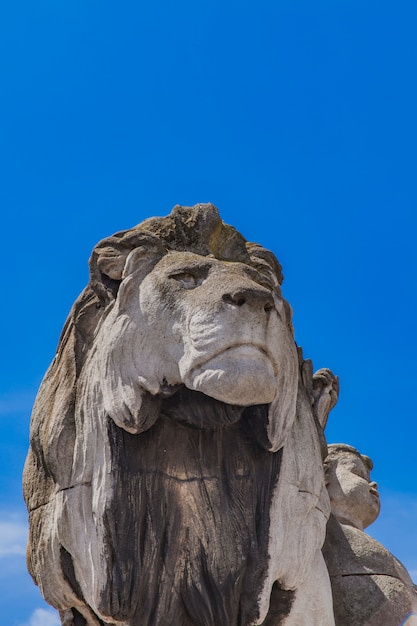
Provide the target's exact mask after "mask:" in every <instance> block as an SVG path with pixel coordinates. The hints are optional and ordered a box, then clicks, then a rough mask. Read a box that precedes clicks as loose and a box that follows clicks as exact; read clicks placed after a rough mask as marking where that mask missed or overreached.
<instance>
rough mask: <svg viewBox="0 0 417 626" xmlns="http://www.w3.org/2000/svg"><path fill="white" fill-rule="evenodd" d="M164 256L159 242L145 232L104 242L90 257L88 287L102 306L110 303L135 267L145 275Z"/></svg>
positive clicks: (136, 232) (119, 236)
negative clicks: (92, 290)
mask: <svg viewBox="0 0 417 626" xmlns="http://www.w3.org/2000/svg"><path fill="white" fill-rule="evenodd" d="M165 253H166V250H165V249H164V247H163V246H162V244H161V242H160V240H159V239H158V238H157V237H156V236H155V235H152V234H151V233H148V232H146V231H135V230H134V231H133V232H132V231H126V232H121V233H118V234H116V235H114V236H113V237H108V238H107V239H103V241H101V242H100V243H99V244H97V246H96V247H95V248H94V250H93V253H92V255H91V258H90V284H91V287H92V288H93V289H94V291H95V292H96V293H97V295H98V296H99V298H100V300H101V301H102V302H103V303H104V304H108V303H109V302H111V301H113V300H114V299H115V298H116V296H117V292H118V289H119V286H120V283H121V281H122V279H123V278H125V276H127V275H128V274H131V273H133V272H134V271H135V270H137V269H138V268H141V269H142V270H143V273H144V275H146V273H147V272H149V271H150V270H151V269H152V267H153V265H155V263H156V262H157V261H158V260H159V259H160V258H161V257H162V256H164V254H165Z"/></svg>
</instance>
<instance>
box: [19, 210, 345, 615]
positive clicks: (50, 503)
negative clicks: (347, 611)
mask: <svg viewBox="0 0 417 626" xmlns="http://www.w3.org/2000/svg"><path fill="white" fill-rule="evenodd" d="M90 270H91V276H90V282H89V285H88V286H87V288H86V289H85V290H84V291H83V293H82V294H81V295H80V297H79V298H78V300H77V301H76V302H75V304H74V306H73V308H72V310H71V313H70V315H69V318H68V320H67V322H66V325H65V327H64V330H63V333H62V336H61V339H60V343H59V346H58V351H57V354H56V356H55V358H54V360H53V362H52V364H51V366H50V368H49V370H48V372H47V373H46V376H45V378H44V381H43V383H42V385H41V388H40V390H39V393H38V396H37V399H36V403H35V406H34V410H33V415H32V422H31V443H30V450H29V454H28V458H27V461H26V466H25V471H24V492H25V498H26V502H27V506H28V509H29V518H30V538H29V544H28V567H29V570H30V573H31V575H32V577H33V578H34V580H35V582H36V584H38V585H39V587H40V589H41V592H42V594H43V596H44V598H45V600H46V601H47V602H48V603H50V604H51V605H53V606H54V607H56V608H57V609H58V610H59V611H60V615H61V619H62V623H63V624H67V625H72V626H82V625H87V626H98V625H103V624H117V625H119V626H148V625H149V626H195V625H196V626H246V625H249V624H265V625H269V626H273V625H276V624H286V625H295V626H302V625H303V624H305V625H306V626H315V625H316V626H327V625H331V624H333V623H334V621H333V613H332V600H331V589H330V584H329V578H328V574H327V570H326V568H325V565H324V561H323V558H322V555H321V547H322V544H323V541H324V536H325V527H326V521H327V518H328V515H329V500H328V495H327V491H326V488H325V484H324V475H323V469H322V454H321V447H320V437H319V434H318V420H317V418H316V417H315V415H314V401H315V398H314V397H313V395H312V390H310V391H309V390H308V389H307V387H306V383H305V380H303V376H302V366H303V363H302V362H301V364H300V363H299V354H298V353H297V348H296V345H295V343H294V338H293V331H292V326H291V310H290V307H289V305H288V304H287V302H286V301H285V300H284V299H283V297H282V295H281V289H280V284H281V281H282V274H281V267H280V265H279V263H278V261H277V260H276V258H275V257H274V255H273V254H272V253H271V252H269V251H267V250H265V249H264V248H262V247H261V246H259V245H256V244H252V243H248V242H247V241H246V240H245V239H244V238H243V237H242V236H241V235H240V234H239V233H238V232H237V231H236V230H235V229H233V228H232V227H230V226H227V225H225V224H224V223H223V222H222V221H221V219H220V217H219V214H218V211H217V209H216V208H215V207H214V206H213V205H210V204H207V205H204V204H200V205H196V206H194V207H180V206H177V207H175V208H174V209H173V211H172V213H171V214H170V215H169V216H168V217H165V218H151V219H148V220H146V221H144V222H143V223H142V224H140V225H139V226H137V227H135V228H133V229H131V230H127V231H124V232H120V233H117V234H116V235H114V236H113V237H110V238H108V239H105V240H103V241H102V242H100V243H99V244H98V245H97V246H96V248H95V249H94V251H93V253H92V257H91V259H90ZM304 363H305V362H304ZM304 378H305V377H304ZM307 386H308V385H307ZM316 395H317V394H316Z"/></svg>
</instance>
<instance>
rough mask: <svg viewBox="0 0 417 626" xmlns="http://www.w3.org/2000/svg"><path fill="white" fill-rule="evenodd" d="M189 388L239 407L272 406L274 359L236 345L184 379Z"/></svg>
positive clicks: (274, 386) (258, 351) (260, 352)
mask: <svg viewBox="0 0 417 626" xmlns="http://www.w3.org/2000/svg"><path fill="white" fill-rule="evenodd" d="M184 384H185V386H186V387H188V389H192V390H194V391H199V392H201V393H204V394H206V395H207V396H210V397H211V398H215V399H216V400H220V401H221V402H225V403H226V404H234V405H238V406H253V405H256V404H269V403H271V402H272V401H273V400H274V398H275V394H276V375H275V373H274V369H273V367H272V363H271V360H270V359H269V357H268V356H267V355H266V354H265V352H263V351H261V350H260V349H258V348H256V347H255V346H247V345H244V346H236V347H233V348H228V349H227V350H225V351H224V352H222V353H221V354H217V355H216V356H215V357H213V358H211V359H209V360H208V361H206V362H205V363H203V364H200V365H199V366H197V367H195V368H193V369H191V371H190V373H189V374H188V375H187V376H186V377H185V380H184Z"/></svg>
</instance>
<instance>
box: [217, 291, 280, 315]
mask: <svg viewBox="0 0 417 626" xmlns="http://www.w3.org/2000/svg"><path fill="white" fill-rule="evenodd" d="M222 299H223V301H224V302H226V303H227V304H232V305H234V306H239V307H240V306H243V305H244V304H249V305H251V306H254V307H256V308H259V309H263V310H264V311H266V312H267V313H268V312H269V311H272V309H273V308H274V299H273V297H272V294H271V293H270V292H269V291H268V290H267V289H262V288H259V289H256V288H255V287H253V288H252V287H243V288H239V289H234V290H233V291H230V292H228V293H225V294H223V296H222Z"/></svg>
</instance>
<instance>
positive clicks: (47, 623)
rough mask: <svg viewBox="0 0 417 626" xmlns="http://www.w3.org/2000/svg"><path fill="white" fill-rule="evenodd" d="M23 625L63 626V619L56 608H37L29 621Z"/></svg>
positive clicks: (22, 625)
mask: <svg viewBox="0 0 417 626" xmlns="http://www.w3.org/2000/svg"><path fill="white" fill-rule="evenodd" d="M21 626H61V620H60V619H59V615H58V612H57V611H55V610H54V609H35V610H34V611H33V613H32V615H31V616H30V618H29V621H28V622H25V624H21Z"/></svg>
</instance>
